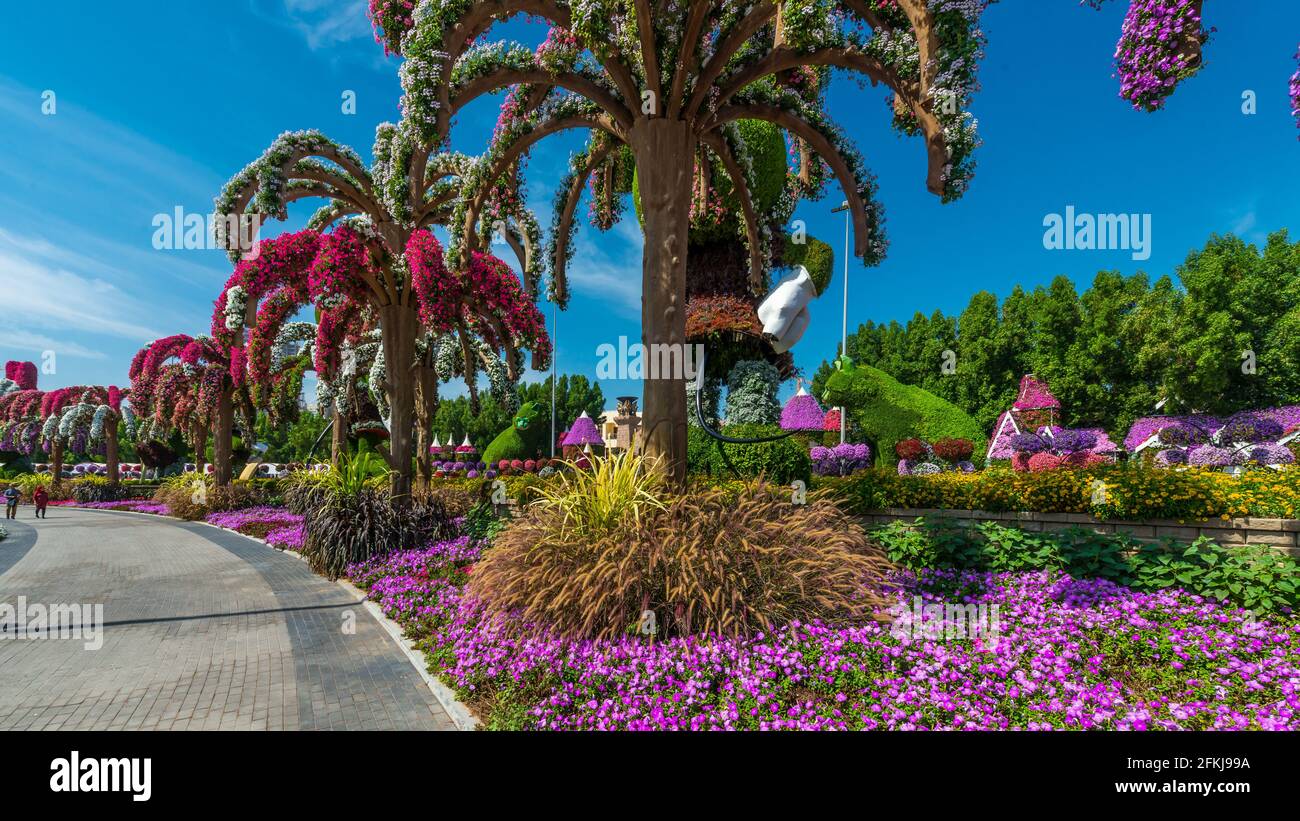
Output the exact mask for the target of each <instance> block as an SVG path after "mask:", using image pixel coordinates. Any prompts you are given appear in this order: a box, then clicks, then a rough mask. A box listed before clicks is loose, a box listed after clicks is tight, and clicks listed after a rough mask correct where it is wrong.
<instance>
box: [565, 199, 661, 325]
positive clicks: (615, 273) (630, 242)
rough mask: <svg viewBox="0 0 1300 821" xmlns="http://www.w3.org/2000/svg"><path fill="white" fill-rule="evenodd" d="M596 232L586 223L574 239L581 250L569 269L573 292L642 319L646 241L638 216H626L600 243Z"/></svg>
mask: <svg viewBox="0 0 1300 821" xmlns="http://www.w3.org/2000/svg"><path fill="white" fill-rule="evenodd" d="M628 210H629V211H630V210H631V209H628ZM593 233H596V229H595V228H593V227H592V226H591V225H590V224H583V225H582V227H581V229H580V230H579V233H578V234H577V235H576V236H575V237H574V243H575V244H576V246H577V250H576V251H575V253H574V255H573V259H572V260H571V261H570V262H569V267H568V272H569V293H570V294H573V295H577V294H581V295H583V296H586V297H590V298H592V299H595V300H599V301H602V302H604V303H605V304H607V305H609V306H610V307H611V308H613V310H614V311H615V312H617V313H619V314H622V315H623V316H627V317H631V318H638V319H639V318H640V316H641V248H642V245H643V244H644V240H643V239H642V236H641V228H640V226H639V225H638V224H637V221H636V215H635V214H631V213H627V214H624V217H623V219H622V220H621V221H620V222H619V223H618V224H617V225H615V226H614V228H612V229H611V230H610V231H609V232H607V233H606V234H605V235H604V236H603V237H602V238H601V241H600V242H599V244H598V243H597V242H596V241H595V240H594V238H593V237H592V236H591V235H592V234H593Z"/></svg>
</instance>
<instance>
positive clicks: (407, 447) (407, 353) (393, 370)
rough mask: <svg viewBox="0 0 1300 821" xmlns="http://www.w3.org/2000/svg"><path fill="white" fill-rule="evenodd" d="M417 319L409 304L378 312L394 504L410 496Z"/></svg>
mask: <svg viewBox="0 0 1300 821" xmlns="http://www.w3.org/2000/svg"><path fill="white" fill-rule="evenodd" d="M416 322H417V318H416V314H415V309H414V308H412V307H411V306H409V305H400V304H399V305H387V306H385V307H384V308H383V309H382V312H381V313H380V323H381V325H382V328H383V335H384V339H383V344H384V364H385V366H386V367H387V369H388V377H387V378H388V412H389V431H388V455H389V462H390V464H389V467H390V468H392V474H391V477H392V478H391V482H390V484H389V489H390V491H391V495H392V497H393V501H394V502H397V503H402V502H404V501H405V500H408V499H409V498H410V496H411V474H412V472H413V470H412V465H411V457H412V455H413V451H414V447H413V445H414V443H413V441H412V440H413V434H414V432H415V380H414V379H412V376H411V364H412V363H413V361H414V359H415V328H416Z"/></svg>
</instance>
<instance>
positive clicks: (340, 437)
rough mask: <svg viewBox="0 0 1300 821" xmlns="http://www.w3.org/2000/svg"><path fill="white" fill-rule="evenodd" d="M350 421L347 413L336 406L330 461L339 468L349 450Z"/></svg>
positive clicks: (331, 435)
mask: <svg viewBox="0 0 1300 821" xmlns="http://www.w3.org/2000/svg"><path fill="white" fill-rule="evenodd" d="M349 424H351V423H350V422H348V417H347V414H345V413H339V409H338V408H337V407H335V408H334V429H333V432H332V433H331V434H330V461H331V462H332V463H333V464H334V467H335V469H338V468H339V467H341V466H342V464H343V454H345V453H347V450H348V426H349Z"/></svg>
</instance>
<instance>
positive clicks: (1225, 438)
mask: <svg viewBox="0 0 1300 821" xmlns="http://www.w3.org/2000/svg"><path fill="white" fill-rule="evenodd" d="M1281 437H1282V425H1281V424H1280V423H1279V422H1278V421H1277V420H1275V419H1272V418H1271V417H1269V416H1265V415H1263V414H1261V413H1255V412H1253V411H1243V412H1241V413H1234V414H1233V415H1232V416H1230V417H1228V421H1227V422H1224V423H1223V429H1222V430H1220V431H1219V441H1220V442H1223V443H1232V442H1266V441H1269V440H1272V439H1280V438H1281Z"/></svg>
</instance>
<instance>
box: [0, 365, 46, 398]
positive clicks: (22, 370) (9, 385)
mask: <svg viewBox="0 0 1300 821" xmlns="http://www.w3.org/2000/svg"><path fill="white" fill-rule="evenodd" d="M37 378H38V375H37V371H36V363H35V362H18V361H15V360H10V361H8V362H6V363H5V375H4V379H0V396H3V395H5V394H7V393H12V392H13V391H31V390H36V380H37Z"/></svg>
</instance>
